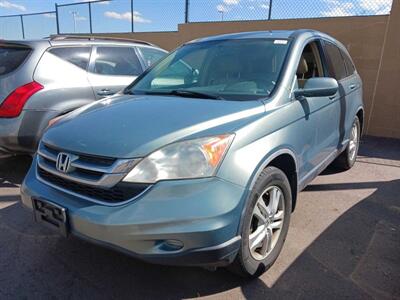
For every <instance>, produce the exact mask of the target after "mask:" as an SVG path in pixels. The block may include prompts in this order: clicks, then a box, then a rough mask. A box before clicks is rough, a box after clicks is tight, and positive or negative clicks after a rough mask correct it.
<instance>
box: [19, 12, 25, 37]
mask: <svg viewBox="0 0 400 300" xmlns="http://www.w3.org/2000/svg"><path fill="white" fill-rule="evenodd" d="M19 17H20V18H21V29H22V39H25V28H24V16H23V15H20V16H19Z"/></svg>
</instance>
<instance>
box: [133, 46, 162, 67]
mask: <svg viewBox="0 0 400 300" xmlns="http://www.w3.org/2000/svg"><path fill="white" fill-rule="evenodd" d="M139 49H140V52H141V53H142V56H143V59H144V62H145V64H146V67H150V66H151V65H152V64H154V63H155V62H157V61H159V60H160V59H161V58H163V57H164V56H165V54H166V53H165V52H163V51H160V50H157V49H153V48H145V47H141V48H139Z"/></svg>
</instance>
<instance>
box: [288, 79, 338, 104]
mask: <svg viewBox="0 0 400 300" xmlns="http://www.w3.org/2000/svg"><path fill="white" fill-rule="evenodd" d="M338 89H339V85H338V83H337V81H336V79H334V78H328V77H316V78H310V79H307V81H306V83H305V85H304V88H302V89H297V90H295V91H294V96H295V97H296V99H303V98H304V97H329V96H333V95H335V94H336V93H337V91H338Z"/></svg>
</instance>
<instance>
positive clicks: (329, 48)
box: [325, 42, 347, 80]
mask: <svg viewBox="0 0 400 300" xmlns="http://www.w3.org/2000/svg"><path fill="white" fill-rule="evenodd" d="M325 51H326V54H327V56H328V66H329V76H330V77H333V78H335V79H336V80H340V79H343V78H345V77H346V76H347V73H346V67H345V63H344V59H343V57H342V54H341V53H340V52H341V51H340V49H339V48H338V47H336V46H335V45H334V44H332V43H329V42H325Z"/></svg>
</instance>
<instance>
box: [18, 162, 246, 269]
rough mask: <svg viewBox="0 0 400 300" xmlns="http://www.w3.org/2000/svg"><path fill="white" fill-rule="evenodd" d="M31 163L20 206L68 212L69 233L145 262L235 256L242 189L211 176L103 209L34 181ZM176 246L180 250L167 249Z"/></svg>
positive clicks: (224, 260)
mask: <svg viewBox="0 0 400 300" xmlns="http://www.w3.org/2000/svg"><path fill="white" fill-rule="evenodd" d="M35 165H36V164H35V162H34V163H33V164H32V167H31V169H30V171H29V172H28V175H27V177H26V178H25V180H24V182H23V184H22V186H21V196H22V202H23V204H24V205H25V206H26V207H28V208H31V209H32V198H37V199H44V200H48V201H51V202H53V203H55V204H58V205H60V206H62V207H64V208H66V209H67V213H68V219H69V227H70V233H71V234H73V235H76V236H78V237H81V238H84V239H87V240H90V241H92V242H95V243H99V244H102V245H105V246H109V247H112V248H116V249H118V250H120V251H122V252H125V253H128V254H130V255H133V256H135V257H138V258H140V259H143V260H146V261H148V262H154V263H162V264H171V265H223V264H228V263H229V262H231V261H232V260H233V258H234V257H235V256H236V254H237V251H238V249H239V246H240V237H239V236H238V228H239V222H240V216H241V213H242V208H243V203H244V199H245V198H246V196H247V192H246V190H245V189H244V188H243V187H241V186H238V185H235V184H232V183H230V182H227V181H224V180H222V179H219V178H216V177H213V178H205V179H195V180H176V181H164V182H159V183H157V184H155V185H154V186H153V187H151V188H150V189H149V190H148V191H147V192H146V193H144V194H143V195H141V196H140V197H138V198H137V199H135V200H133V201H131V202H129V203H127V204H124V205H121V206H106V205H101V204H96V203H93V202H89V201H88V200H84V199H81V198H79V197H76V196H72V195H70V194H67V193H64V192H62V191H59V190H57V189H55V188H52V187H50V186H48V185H46V184H45V183H42V182H41V181H39V180H38V179H37V178H36V172H35V168H36V166H35ZM171 240H172V241H178V242H180V243H181V244H182V245H183V247H182V248H181V249H179V250H176V248H171V247H168V246H167V245H169V244H168V241H171Z"/></svg>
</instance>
